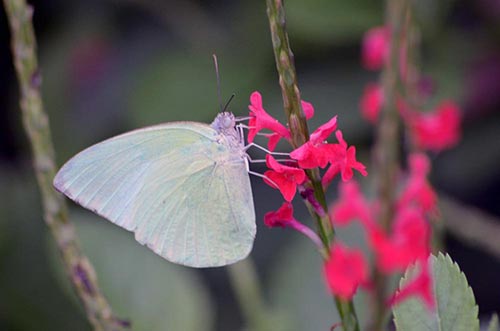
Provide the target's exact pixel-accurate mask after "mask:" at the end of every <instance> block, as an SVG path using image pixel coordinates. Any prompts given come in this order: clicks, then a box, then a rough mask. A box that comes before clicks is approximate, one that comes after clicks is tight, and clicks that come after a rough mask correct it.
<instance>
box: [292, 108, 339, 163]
mask: <svg viewBox="0 0 500 331" xmlns="http://www.w3.org/2000/svg"><path fill="white" fill-rule="evenodd" d="M336 128H337V116H335V117H333V118H332V119H330V120H329V121H328V122H327V123H325V124H323V125H321V126H320V127H319V128H317V129H316V130H315V131H314V132H313V133H312V134H311V136H310V138H309V141H308V142H306V143H305V144H304V145H302V146H300V147H298V148H297V149H295V150H293V151H292V152H291V153H290V157H291V158H292V159H295V160H297V161H298V163H299V166H300V167H301V168H303V169H312V168H316V167H320V168H324V167H326V165H327V164H328V160H329V158H330V157H331V154H332V153H333V152H334V151H333V147H332V146H333V145H332V144H328V143H327V142H326V139H327V138H328V136H330V134H331V133H332V132H333V131H335V129H336Z"/></svg>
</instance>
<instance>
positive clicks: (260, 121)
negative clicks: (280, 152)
mask: <svg viewBox="0 0 500 331" xmlns="http://www.w3.org/2000/svg"><path fill="white" fill-rule="evenodd" d="M248 109H250V120H249V121H248V125H249V127H250V129H249V130H248V142H249V143H251V142H253V140H254V138H255V135H256V134H257V133H258V132H259V131H260V130H263V129H268V130H271V131H273V132H274V133H276V134H278V136H279V138H286V139H289V138H290V132H289V131H288V129H287V128H286V127H285V126H284V125H283V124H281V123H280V122H278V120H276V119H275V118H273V117H272V116H271V115H269V114H268V113H267V112H266V111H265V110H264V108H263V107H262V96H261V95H260V93H259V92H253V93H252V94H251V95H250V105H249V106H248ZM274 139H276V138H274ZM278 140H279V139H278ZM273 143H274V146H276V143H277V141H274V142H273Z"/></svg>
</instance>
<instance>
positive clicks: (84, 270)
mask: <svg viewBox="0 0 500 331" xmlns="http://www.w3.org/2000/svg"><path fill="white" fill-rule="evenodd" d="M3 3H4V7H5V10H6V13H7V17H8V20H9V24H10V30H11V34H12V54H13V59H14V60H13V61H14V65H15V67H16V72H17V78H18V80H19V85H20V105H21V110H22V116H23V123H24V127H25V130H26V133H27V134H28V137H29V140H30V142H31V147H32V153H33V158H34V168H35V173H36V177H37V180H38V185H39V188H40V193H41V195H42V200H43V208H44V219H45V222H46V223H47V225H48V226H49V228H50V231H51V233H52V235H53V236H54V239H55V241H56V243H57V246H58V248H59V251H60V253H61V256H62V258H63V261H64V265H65V268H66V272H67V275H68V277H69V279H70V280H71V283H72V284H73V286H74V288H75V290H76V293H77V294H78V297H79V298H80V300H81V301H82V303H83V305H84V306H85V310H86V313H87V317H88V319H89V321H90V323H91V324H92V326H93V327H94V330H97V331H112V330H113V331H121V330H129V322H127V321H124V320H120V319H117V318H116V317H115V316H114V315H113V312H112V310H111V307H110V305H109V304H108V302H107V301H106V299H105V297H104V295H103V294H102V292H101V290H100V289H99V285H98V283H97V278H96V274H95V271H94V268H93V267H92V265H91V264H90V262H89V260H88V259H87V257H86V256H85V255H83V253H82V251H81V248H80V245H79V243H78V240H77V236H76V232H75V228H74V226H73V224H72V223H70V221H69V219H68V213H67V208H66V205H65V203H64V199H63V198H62V196H61V195H59V194H58V193H56V191H55V190H54V189H53V187H52V179H53V178H54V174H55V161H54V148H53V145H52V141H51V138H50V129H49V120H48V117H47V115H46V113H45V112H44V110H43V103H42V99H41V96H40V84H41V75H40V71H39V68H38V61H37V57H36V39H35V34H34V32H33V24H32V16H33V8H32V7H30V6H28V5H27V3H26V1H25V0H4V2H3Z"/></svg>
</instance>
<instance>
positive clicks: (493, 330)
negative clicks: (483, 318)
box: [488, 314, 499, 331]
mask: <svg viewBox="0 0 500 331" xmlns="http://www.w3.org/2000/svg"><path fill="white" fill-rule="evenodd" d="M498 330H499V328H498V315H497V314H493V316H491V320H490V325H489V326H488V331H498Z"/></svg>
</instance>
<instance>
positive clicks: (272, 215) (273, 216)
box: [264, 202, 295, 228]
mask: <svg viewBox="0 0 500 331" xmlns="http://www.w3.org/2000/svg"><path fill="white" fill-rule="evenodd" d="M294 220H295V218H294V217H293V206H292V204H291V203H289V202H284V203H283V204H282V205H281V207H280V208H279V209H278V210H276V211H271V212H268V213H266V215H264V224H266V225H267V226H268V227H270V228H273V227H277V226H279V227H282V228H284V227H285V226H287V225H289V224H290V223H291V222H293V221H294Z"/></svg>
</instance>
